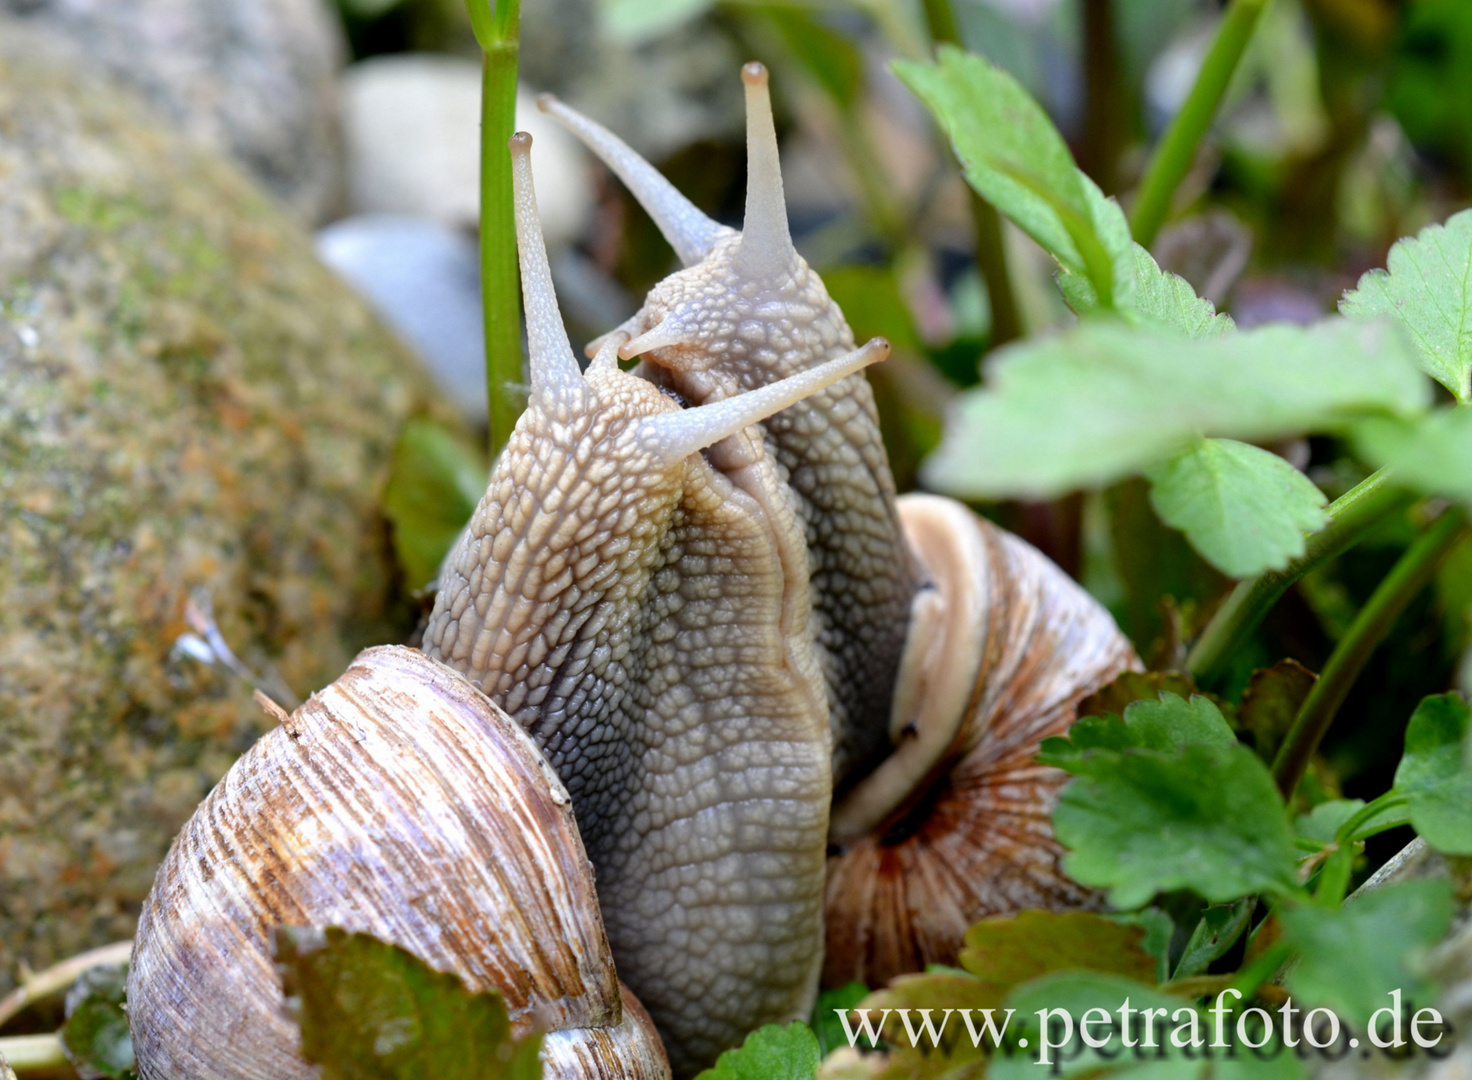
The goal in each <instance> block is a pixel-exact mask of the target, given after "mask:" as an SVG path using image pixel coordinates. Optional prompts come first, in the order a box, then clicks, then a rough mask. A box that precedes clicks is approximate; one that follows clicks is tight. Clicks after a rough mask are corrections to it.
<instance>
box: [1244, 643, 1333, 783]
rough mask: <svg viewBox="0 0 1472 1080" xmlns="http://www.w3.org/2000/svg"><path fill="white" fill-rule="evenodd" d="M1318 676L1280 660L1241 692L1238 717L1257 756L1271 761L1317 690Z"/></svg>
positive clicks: (1259, 671) (1290, 661)
mask: <svg viewBox="0 0 1472 1080" xmlns="http://www.w3.org/2000/svg"><path fill="white" fill-rule="evenodd" d="M1318 678H1319V677H1318V676H1317V675H1315V674H1314V673H1313V672H1312V671H1310V670H1309V669H1308V668H1306V667H1304V666H1303V665H1302V664H1300V663H1299V662H1298V661H1297V660H1293V659H1288V660H1280V661H1279V662H1278V663H1276V664H1274V665H1273V666H1272V667H1270V668H1258V669H1257V670H1256V671H1254V672H1253V673H1252V678H1251V679H1249V680H1248V682H1247V689H1246V690H1244V691H1243V692H1242V705H1241V708H1239V709H1238V710H1237V717H1238V719H1239V720H1241V722H1242V727H1243V728H1244V729H1245V730H1247V731H1248V732H1250V733H1251V735H1252V740H1253V744H1254V745H1255V746H1256V747H1257V753H1258V756H1259V757H1261V758H1262V759H1263V760H1264V761H1272V760H1273V757H1274V755H1276V754H1277V752H1278V746H1279V745H1280V744H1281V743H1282V741H1283V736H1284V735H1286V734H1288V729H1289V728H1290V727H1292V726H1293V718H1294V717H1295V716H1297V715H1298V708H1299V706H1300V705H1302V704H1303V702H1304V699H1305V698H1307V697H1308V692H1309V691H1310V690H1312V689H1313V688H1314V683H1315V682H1317V681H1318Z"/></svg>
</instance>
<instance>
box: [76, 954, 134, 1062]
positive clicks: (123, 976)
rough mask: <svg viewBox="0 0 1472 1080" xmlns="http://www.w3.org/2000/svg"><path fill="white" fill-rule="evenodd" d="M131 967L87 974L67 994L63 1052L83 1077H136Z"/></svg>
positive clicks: (121, 966)
mask: <svg viewBox="0 0 1472 1080" xmlns="http://www.w3.org/2000/svg"><path fill="white" fill-rule="evenodd" d="M127 978H128V966H127V965H126V964H119V965H116V966H106V967H94V968H90V969H88V970H87V971H84V972H83V973H82V974H81V976H80V977H79V978H78V979H77V981H76V982H75V983H74V984H73V985H72V988H71V990H69V991H68V992H67V995H66V1024H65V1025H64V1026H63V1027H62V1029H61V1031H60V1033H59V1034H60V1036H61V1048H62V1052H63V1053H65V1054H66V1056H67V1060H68V1061H70V1062H71V1063H72V1064H73V1065H74V1066H76V1069H77V1072H79V1073H80V1074H81V1075H82V1076H84V1077H111V1078H112V1080H130V1078H132V1077H136V1076H137V1073H136V1072H135V1071H134V1061H133V1037H132V1035H131V1034H130V1033H129V1030H128V1014H127V1013H126V1012H124V1011H123V1003H124V1002H125V1001H126V1000H127V992H126V984H127Z"/></svg>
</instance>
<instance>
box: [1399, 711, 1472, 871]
mask: <svg viewBox="0 0 1472 1080" xmlns="http://www.w3.org/2000/svg"><path fill="white" fill-rule="evenodd" d="M1469 727H1472V709H1469V708H1468V706H1467V703H1466V702H1465V701H1463V700H1462V699H1461V697H1460V696H1459V695H1457V694H1439V695H1435V696H1433V697H1428V698H1426V699H1424V700H1423V701H1422V702H1421V704H1420V705H1419V706H1417V708H1416V711H1415V713H1414V714H1413V715H1412V716H1411V722H1410V724H1409V725H1407V727H1406V749H1405V754H1404V756H1402V758H1401V761H1400V765H1399V767H1398V768H1397V769H1396V770H1395V790H1396V791H1398V792H1399V793H1401V794H1402V795H1405V796H1406V797H1407V798H1408V799H1409V800H1410V818H1411V825H1412V826H1413V827H1414V828H1415V830H1416V832H1418V833H1420V834H1421V836H1422V837H1424V838H1425V840H1426V843H1428V844H1430V845H1431V846H1432V847H1433V848H1435V849H1436V850H1437V851H1441V852H1444V853H1446V854H1448V855H1472V760H1469V751H1472V740H1469V739H1468V729H1469Z"/></svg>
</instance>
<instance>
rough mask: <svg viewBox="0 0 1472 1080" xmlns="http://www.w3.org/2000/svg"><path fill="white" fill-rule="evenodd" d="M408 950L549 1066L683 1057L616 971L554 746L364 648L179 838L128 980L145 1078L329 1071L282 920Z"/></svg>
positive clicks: (561, 1074)
mask: <svg viewBox="0 0 1472 1080" xmlns="http://www.w3.org/2000/svg"><path fill="white" fill-rule="evenodd" d="M282 924H290V925H315V926H324V925H331V926H339V927H342V928H344V929H347V930H351V931H361V932H364V933H369V934H372V935H374V936H375V937H378V938H380V939H382V940H384V941H388V942H392V943H393V944H396V945H399V946H402V947H403V948H405V949H408V950H409V951H410V952H412V953H414V954H415V955H416V956H418V957H419V958H420V959H422V960H424V961H425V962H426V963H428V964H429V965H430V966H431V967H434V968H436V969H438V970H441V971H448V972H452V973H454V974H455V975H458V976H459V977H460V978H461V979H462V980H463V981H464V982H465V984H466V986H467V987H469V988H470V989H471V990H473V991H483V990H495V991H497V992H498V993H500V994H501V996H502V998H503V999H504V1000H505V1002H506V1007H507V1011H508V1013H509V1015H510V1017H511V1021H512V1027H513V1030H514V1031H516V1032H518V1033H525V1032H526V1031H528V1030H530V1029H531V1028H532V1027H533V1026H535V1027H537V1028H539V1029H541V1030H543V1031H545V1032H547V1036H546V1039H545V1042H544V1044H543V1052H542V1053H543V1062H544V1067H545V1074H546V1076H548V1077H549V1078H551V1077H557V1078H567V1080H573V1078H585V1077H595V1078H599V1080H603V1078H615V1077H616V1078H620V1080H658V1078H663V1077H668V1075H669V1065H668V1063H667V1061H666V1058H665V1055H664V1051H663V1049H662V1048H661V1046H660V1042H659V1038H658V1036H657V1035H656V1034H655V1032H654V1028H653V1025H652V1024H651V1022H650V1021H649V1018H648V1016H647V1015H646V1014H645V1013H644V1010H643V1009H642V1008H641V1007H640V1006H639V1004H638V1002H637V1001H636V1000H634V998H633V997H632V995H630V994H628V992H627V991H625V990H624V989H623V987H622V986H621V984H620V983H619V981H618V977H617V975H616V974H615V972H614V965H613V958H612V955H611V953H610V952H609V949H608V941H607V937H606V936H605V934H604V931H603V921H602V919H601V918H600V916H599V912H598V903H597V898H596V896H595V895H594V892H593V883H592V874H591V872H590V867H589V865H588V858H587V855H586V854H585V853H584V851H583V845H582V842H581V840H580V839H579V838H578V832H577V826H576V824H575V823H574V821H573V817H572V812H571V807H570V800H569V799H568V796H567V792H566V791H565V790H564V788H563V786H562V784H561V783H560V782H559V781H558V779H557V777H556V776H555V775H553V774H552V772H551V770H550V769H548V768H547V766H546V763H545V761H544V760H543V759H542V756H541V754H540V753H539V752H538V751H537V748H536V745H535V744H534V743H533V742H532V741H531V739H530V738H528V736H527V735H526V733H525V732H523V731H522V730H521V729H520V728H519V727H518V726H517V725H516V724H514V723H513V722H512V721H511V720H510V719H509V718H508V717H507V716H506V714H505V713H504V712H502V711H501V710H500V709H499V708H497V707H496V706H495V705H493V704H491V702H490V701H488V700H487V699H486V698H485V696H484V695H482V694H481V693H480V692H479V691H477V690H476V689H475V688H474V687H472V686H471V685H470V684H469V683H468V682H466V681H465V679H463V678H462V677H461V676H459V675H457V674H456V673H454V672H453V671H450V670H449V669H448V668H446V667H444V666H443V665H441V664H438V663H436V662H434V661H433V660H430V659H428V658H427V657H425V656H423V655H422V654H421V653H419V652H416V651H415V650H413V649H406V648H403V647H400V646H384V647H380V648H374V649H368V650H365V651H364V652H362V653H361V654H359V656H358V657H357V659H356V660H354V661H353V663H352V665H351V666H350V667H349V668H348V670H347V671H346V672H345V673H344V674H343V675H342V677H341V678H339V679H338V680H337V681H336V682H334V683H333V684H332V685H331V686H329V687H327V688H326V689H325V690H322V691H321V692H319V693H317V694H314V695H313V696H312V697H311V699H310V700H308V701H307V702H306V703H305V704H304V705H302V706H301V707H300V708H299V709H297V710H296V711H295V712H294V713H292V714H291V715H290V716H286V715H284V714H283V715H282V717H281V726H280V727H278V728H276V729H274V730H272V731H271V732H269V733H268V734H267V735H265V736H264V737H263V738H262V739H261V740H260V741H258V742H257V743H256V745H255V746H254V747H252V748H251V750H250V751H249V752H247V753H246V754H245V755H244V756H243V757H242V758H241V759H240V760H239V761H237V762H236V763H235V765H234V766H233V767H232V768H231V769H230V771H229V772H228V773H227V774H226V776H225V778H224V779H223V780H222V781H221V782H220V783H219V785H218V786H217V787H216V788H215V789H214V791H212V792H211V793H210V795H209V797H208V798H207V799H206V800H205V801H204V803H203V804H202V805H201V806H200V808H199V810H198V811H197V812H196V813H195V815H194V817H193V818H191V819H190V821H189V823H188V824H187V825H186V826H185V828H184V830H183V831H182V832H181V833H180V834H179V836H178V837H177V838H176V839H175V841H174V844H173V846H172V847H171V848H170V850H169V853H168V855H167V857H166V858H165V859H164V863H163V865H162V867H161V868H160V870H159V872H158V877H157V878H156V879H155V881H154V887H153V891H152V892H151V893H150V894H149V897H148V900H147V901H146V902H145V904H144V907H143V912H142V915H141V917H140V920H139V927H138V935H137V939H136V945H135V948H134V952H133V960H132V964H131V966H130V968H129V974H128V1002H129V1017H130V1025H131V1027H132V1032H133V1043H134V1051H135V1053H136V1056H137V1059H138V1065H139V1071H140V1075H141V1076H142V1077H143V1080H181V1078H184V1077H188V1078H190V1080H298V1078H299V1080H310V1078H311V1077H313V1076H315V1075H316V1074H317V1073H316V1070H315V1068H313V1067H312V1066H310V1065H308V1064H307V1063H306V1062H305V1061H304V1060H303V1059H302V1058H301V1056H300V1053H299V1046H300V1035H299V1033H298V1031H297V1028H296V1025H295V1024H294V1023H293V1022H292V1021H291V1020H290V1019H288V1018H287V1016H286V1014H285V1013H284V1011H283V1010H282V989H281V981H280V977H279V976H278V975H277V973H276V970H275V967H274V965H273V961H272V944H271V932H272V929H273V928H274V927H276V926H278V925H282Z"/></svg>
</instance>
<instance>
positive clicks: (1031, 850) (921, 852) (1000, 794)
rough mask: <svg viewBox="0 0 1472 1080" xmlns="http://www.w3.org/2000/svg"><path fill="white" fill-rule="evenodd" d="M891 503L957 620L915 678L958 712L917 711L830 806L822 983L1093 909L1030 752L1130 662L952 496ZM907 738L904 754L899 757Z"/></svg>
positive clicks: (1073, 594) (1093, 613)
mask: <svg viewBox="0 0 1472 1080" xmlns="http://www.w3.org/2000/svg"><path fill="white" fill-rule="evenodd" d="M899 507H900V513H901V516H902V518H903V519H904V521H905V525H906V528H907V530H908V531H909V534H910V538H911V542H912V543H913V544H914V545H915V547H916V550H917V551H918V552H919V553H920V557H921V558H922V560H924V561H925V563H926V565H927V567H929V568H930V570H931V572H932V575H933V577H934V579H935V588H937V589H938V590H940V591H941V592H942V593H945V592H948V591H949V593H950V595H949V596H947V597H946V598H945V602H946V603H948V604H950V605H952V606H953V607H954V608H956V609H957V610H958V611H959V612H960V613H961V614H962V616H963V617H962V618H961V619H959V620H956V621H955V622H953V623H952V624H951V625H950V626H948V628H947V631H946V635H945V636H944V637H943V639H942V640H941V641H939V642H935V643H930V647H932V648H934V649H935V650H936V653H937V655H936V657H935V667H934V668H933V669H932V670H931V671H930V672H928V673H916V677H918V678H920V679H922V680H926V681H929V682H930V683H931V685H930V686H929V687H927V688H926V689H925V691H924V692H925V693H926V694H930V695H935V696H937V697H940V698H946V699H952V698H953V697H954V696H955V695H954V694H952V693H951V688H948V687H945V686H942V685H938V684H940V683H944V682H946V681H947V680H949V681H951V682H952V683H953V684H954V689H957V690H959V691H960V695H961V701H962V708H961V709H960V711H959V712H956V713H954V714H950V715H943V714H938V715H936V716H934V717H932V718H931V719H932V721H933V722H935V723H937V725H938V726H939V728H940V730H939V731H938V733H937V735H938V737H937V738H932V737H931V735H930V733H928V732H926V731H924V730H920V731H916V732H912V733H911V736H910V738H908V739H905V738H902V739H901V745H900V748H899V749H898V750H897V751H896V753H895V754H894V755H893V757H892V758H891V759H890V760H889V761H886V762H885V764H884V765H882V766H881V767H880V769H878V770H876V771H875V773H873V774H871V776H870V777H869V778H868V779H867V780H866V781H865V782H864V783H863V784H861V785H860V786H858V787H856V788H855V789H854V790H853V791H852V792H851V793H849V795H848V797H847V798H845V799H843V800H841V801H840V802H839V803H838V805H836V806H835V808H834V825H833V827H834V831H835V833H836V834H837V835H836V837H835V839H836V840H838V841H839V842H838V843H837V844H836V846H835V849H834V854H833V855H832V856H831V857H830V858H829V860H828V883H827V905H826V906H827V952H826V959H825V966H824V974H823V981H824V983H825V985H830V986H837V985H842V984H843V983H846V982H848V981H850V980H852V979H859V980H861V981H864V982H865V983H866V984H867V985H870V986H880V985H883V984H884V983H885V982H887V981H888V980H889V979H891V978H893V977H894V976H896V975H900V974H904V973H907V972H912V971H923V970H924V969H925V967H926V966H927V965H929V964H954V963H955V962H956V953H957V950H958V949H959V947H960V945H961V941H962V938H963V937H964V935H965V933H966V930H967V929H968V928H969V927H970V926H971V925H972V924H974V923H976V922H978V921H979V920H981V919H983V918H986V917H987V916H989V915H998V914H1007V913H1011V912H1014V911H1019V910H1022V909H1024V908H1035V907H1042V908H1051V909H1076V908H1090V907H1100V906H1102V903H1103V898H1102V896H1100V895H1099V894H1096V893H1093V892H1091V891H1090V890H1087V889H1084V888H1082V887H1081V886H1079V885H1077V884H1075V883H1074V882H1073V881H1071V880H1070V879H1069V878H1068V877H1067V876H1066V875H1065V874H1064V873H1063V871H1062V869H1061V867H1060V860H1061V858H1062V855H1063V851H1062V848H1061V847H1060V846H1059V844H1058V843H1057V841H1056V840H1055V839H1054V837H1053V827H1052V820H1051V818H1052V811H1053V808H1054V806H1055V805H1056V802H1057V797H1058V793H1059V791H1060V789H1061V788H1062V786H1063V784H1064V783H1066V782H1067V780H1068V776H1067V774H1065V773H1063V772H1061V771H1060V770H1058V769H1053V768H1050V767H1048V766H1045V765H1039V764H1038V763H1037V762H1036V761H1034V760H1033V759H1034V756H1035V755H1036V754H1037V751H1038V746H1039V744H1040V743H1041V742H1042V740H1043V739H1045V738H1048V737H1049V736H1052V735H1062V734H1065V733H1066V732H1067V729H1068V726H1069V725H1070V724H1071V723H1072V722H1073V720H1074V717H1075V713H1076V710H1077V708H1078V703H1079V701H1080V700H1081V699H1083V698H1084V697H1085V696H1087V695H1088V694H1090V693H1092V692H1094V691H1095V690H1097V689H1098V688H1099V687H1101V686H1103V685H1104V684H1105V683H1107V682H1109V681H1110V680H1111V679H1113V678H1114V677H1115V676H1117V675H1119V674H1120V673H1121V672H1123V671H1125V670H1129V669H1138V668H1139V667H1140V662H1139V660H1138V658H1137V657H1136V656H1135V653H1134V650H1133V648H1132V647H1131V646H1130V644H1129V641H1128V640H1127V639H1126V638H1125V637H1124V635H1123V634H1121V633H1120V631H1119V629H1118V627H1117V626H1116V625H1115V623H1114V620H1113V619H1112V618H1111V617H1110V616H1109V614H1108V612H1106V611H1105V610H1104V609H1103V608H1102V607H1101V606H1100V605H1099V603H1098V602H1097V601H1095V600H1094V599H1093V598H1092V597H1090V596H1089V595H1088V594H1087V593H1086V592H1084V590H1083V589H1082V588H1081V587H1080V586H1079V585H1078V584H1077V583H1076V582H1074V581H1073V580H1072V579H1071V578H1069V577H1068V575H1066V574H1065V573H1064V572H1063V571H1062V570H1060V569H1058V567H1057V566H1055V565H1054V564H1053V563H1052V562H1050V561H1049V560H1048V559H1047V558H1045V557H1044V556H1043V555H1042V554H1041V553H1039V552H1038V551H1037V550H1036V549H1035V548H1033V547H1032V546H1031V545H1029V544H1027V543H1026V542H1025V541H1023V540H1021V539H1019V538H1018V537H1016V536H1013V535H1012V534H1011V533H1007V532H1004V531H1003V530H1001V529H998V528H996V527H995V526H993V525H992V524H990V523H989V522H987V521H985V520H984V519H982V518H980V517H978V516H976V515H975V514H973V513H972V512H971V511H970V510H968V509H966V508H965V507H964V506H962V505H961V504H959V503H956V502H954V501H952V500H950V499H942V498H939V497H937V496H933V495H906V496H902V497H901V498H900V500H899ZM956 643H959V645H960V647H959V648H958V649H956V650H955V655H954V656H953V655H952V654H951V652H950V651H949V649H948V648H947V646H950V645H952V644H956ZM964 658H969V662H968V663H960V662H953V661H959V660H961V659H964ZM908 659H909V658H908V657H907V660H908ZM907 666H908V665H907ZM907 696H909V695H908V694H907V693H906V688H904V687H902V689H901V698H905V697H907ZM920 722H921V723H922V724H923V723H924V722H925V721H923V720H922V721H920ZM912 747H913V749H914V750H915V751H916V754H915V757H916V758H917V759H918V760H915V761H906V760H905V758H906V756H907V753H908V752H909V751H910V750H911V748H912ZM886 770H893V771H894V772H895V773H896V774H897V775H896V776H894V777H889V776H886Z"/></svg>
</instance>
